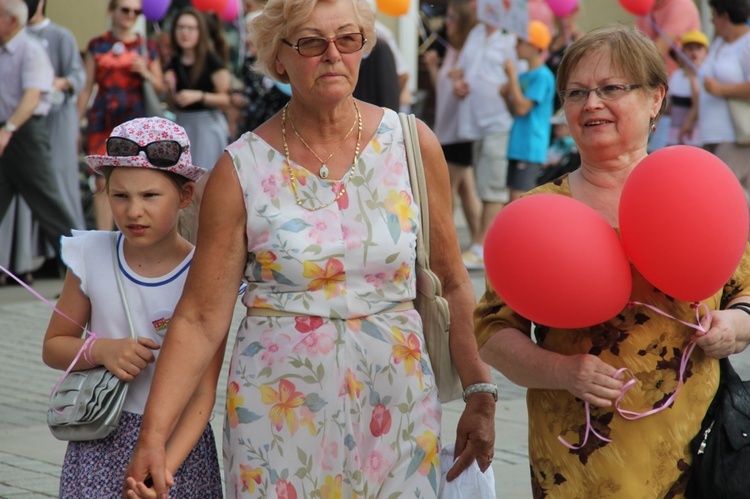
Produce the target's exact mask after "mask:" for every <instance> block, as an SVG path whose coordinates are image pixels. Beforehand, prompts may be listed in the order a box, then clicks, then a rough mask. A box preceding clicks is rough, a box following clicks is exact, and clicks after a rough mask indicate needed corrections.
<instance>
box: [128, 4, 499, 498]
mask: <svg viewBox="0 0 750 499" xmlns="http://www.w3.org/2000/svg"><path fill="white" fill-rule="evenodd" d="M253 28H254V29H253V33H254V36H255V37H256V40H255V42H256V46H257V47H258V61H259V62H260V63H261V64H262V66H263V67H264V69H265V70H266V72H267V73H268V74H269V75H270V76H271V77H273V78H274V79H276V80H279V81H283V82H289V83H290V84H291V86H292V99H291V101H290V102H289V104H288V106H287V107H285V108H284V109H283V110H282V111H281V112H280V113H278V114H277V115H276V116H274V117H273V118H271V119H270V120H268V121H267V122H266V123H264V124H263V125H261V126H260V127H258V128H257V129H256V130H254V131H253V132H250V133H247V134H245V135H243V136H242V137H241V138H240V139H239V140H238V141H237V142H235V143H234V144H232V145H230V146H229V147H228V148H227V154H224V155H223V156H222V158H221V159H220V160H219V162H218V163H217V165H216V167H215V169H214V170H213V172H212V175H211V178H210V179H209V181H208V184H207V186H206V191H205V194H204V197H203V202H202V204H201V215H200V229H199V232H198V244H197V249H196V254H195V259H194V260H193V265H192V267H191V270H190V275H189V277H188V282H187V283H186V288H185V289H186V291H185V293H184V294H183V297H182V299H181V301H180V304H179V305H178V307H177V311H176V313H175V316H174V318H173V320H172V324H171V326H170V334H171V335H172V336H170V337H175V338H176V339H175V340H174V341H173V342H172V343H170V340H167V342H166V343H165V345H164V349H163V351H162V352H161V354H160V358H159V364H158V365H157V372H156V375H155V380H154V384H153V388H152V392H151V393H153V395H152V396H151V398H150V400H149V403H148V405H147V408H146V411H145V415H144V422H143V426H142V427H141V438H140V440H139V442H138V445H137V448H136V450H135V454H134V458H133V461H131V467H130V471H129V475H130V476H131V477H132V478H130V479H129V480H128V483H129V484H130V486H133V485H134V484H135V480H136V479H138V480H143V479H144V478H145V477H146V476H147V475H151V476H152V477H153V479H154V491H155V492H157V493H163V492H164V491H165V488H164V484H165V482H166V481H167V480H166V479H167V478H168V477H165V475H164V470H163V458H162V456H163V452H164V451H163V449H164V445H165V444H166V443H167V441H168V439H169V434H170V428H171V427H172V424H173V423H174V421H176V420H177V418H178V417H179V415H180V413H181V411H182V410H183V408H184V407H185V406H186V404H187V403H188V399H189V398H190V394H191V392H192V390H193V387H194V386H195V385H196V383H197V381H198V380H199V379H200V377H201V375H202V372H203V369H204V367H205V365H206V363H207V362H208V360H209V359H210V357H211V355H212V354H213V352H215V351H216V350H217V348H221V347H222V343H223V341H225V339H226V337H227V329H228V327H229V324H230V320H231V315H232V310H233V308H234V302H235V300H236V291H234V290H236V283H237V282H238V281H239V280H240V279H241V278H244V280H245V281H246V282H247V284H248V286H247V291H246V293H245V294H244V296H243V298H242V301H243V304H244V305H245V306H246V307H247V309H248V312H247V317H246V318H245V319H244V320H243V321H242V324H241V326H240V329H239V331H238V333H237V338H236V342H235V347H234V352H233V354H232V361H231V364H230V370H229V377H228V397H227V412H226V419H225V425H224V435H223V450H224V474H225V480H226V494H227V496H228V497H284V498H286V497H289V498H292V497H300V498H302V497H323V498H334V497H347V498H349V497H368V498H374V497H395V496H398V497H402V498H405V497H415V498H416V497H420V498H422V497H423V498H427V497H436V496H437V493H438V490H437V489H438V484H439V481H440V476H439V469H440V468H439V463H438V455H439V449H440V442H439V436H440V416H441V410H440V403H439V401H438V396H437V395H438V394H437V389H436V387H435V383H434V378H433V375H432V371H431V367H430V361H429V357H428V356H427V355H426V353H425V349H424V337H423V334H422V323H421V320H420V317H419V314H418V313H417V311H416V310H414V309H413V307H411V308H410V302H411V301H412V300H413V299H414V297H415V274H414V265H415V257H416V254H415V245H416V232H417V231H418V230H419V227H420V224H421V221H420V218H419V207H418V206H417V205H416V204H415V203H414V201H413V197H412V188H411V185H410V182H409V173H408V168H407V165H406V155H405V149H404V137H403V133H402V129H401V125H400V122H399V118H398V115H397V114H396V113H395V112H394V111H392V110H389V109H383V108H378V107H375V106H372V105H369V104H366V103H364V102H361V101H357V100H355V99H353V98H352V91H353V90H354V87H355V85H356V80H357V75H358V68H359V63H360V61H361V59H362V56H363V53H365V52H366V51H367V50H368V49H369V48H371V47H372V45H374V43H375V38H374V36H375V35H374V13H373V12H372V11H371V10H370V9H369V7H367V4H366V3H365V2H364V0H357V1H355V0H320V1H310V0H271V1H270V2H268V4H267V5H266V7H265V10H264V12H263V14H261V15H260V16H258V17H257V18H256V19H255V20H254V21H253ZM418 128H419V130H418V132H419V140H420V144H421V148H422V155H423V157H424V164H425V169H426V177H427V184H428V191H429V192H430V199H429V208H430V229H431V230H430V234H431V244H432V247H433V248H440V251H434V252H433V254H432V263H433V267H435V270H436V273H438V274H439V277H440V279H441V281H442V282H443V284H444V294H445V295H446V298H447V299H448V301H449V302H450V304H451V332H450V333H451V345H450V346H451V354H452V356H453V358H454V359H460V361H458V362H457V367H458V369H459V375H460V377H461V380H462V382H463V385H464V387H469V386H470V385H476V386H475V388H474V389H472V390H470V392H473V391H474V390H476V389H480V390H481V389H485V390H486V389H487V388H488V387H487V386H486V385H485V384H487V383H489V382H491V376H490V373H489V368H488V367H487V366H486V365H485V364H484V363H483V362H482V361H481V359H480V358H479V353H478V351H477V347H476V340H475V338H474V335H473V334H472V322H471V313H472V309H473V306H474V303H475V299H474V295H473V288H472V285H471V281H470V279H469V276H468V273H467V272H466V269H465V267H463V263H462V260H461V255H460V249H459V246H458V238H457V236H456V232H455V228H454V226H453V219H452V215H451V208H450V206H449V204H450V203H445V202H444V200H446V199H450V192H449V180H448V174H447V166H446V163H445V159H444V158H443V156H442V151H441V149H440V145H439V143H438V141H437V139H436V138H435V136H434V135H433V134H432V133H431V132H430V131H429V129H428V128H427V127H426V126H425V125H424V124H423V123H419V127H418ZM233 291H234V293H233ZM494 406H495V398H494V397H493V394H492V393H491V392H487V391H477V392H476V393H473V394H471V395H470V396H468V397H467V405H466V410H465V411H464V413H463V415H462V417H461V419H460V421H459V425H458V430H457V435H458V437H457V441H456V448H457V456H460V458H459V461H458V462H457V464H456V465H455V466H454V468H453V470H452V471H451V474H450V475H449V478H450V479H452V478H454V477H455V476H457V475H458V474H459V473H461V471H462V470H463V469H465V468H466V467H467V466H468V465H469V464H471V463H472V462H474V461H477V462H478V464H479V466H480V469H482V470H485V469H487V468H488V467H489V465H490V460H491V456H492V452H493V447H494ZM187 407H188V411H189V408H190V405H189V404H188V405H187ZM183 417H184V416H183ZM173 438H174V437H173ZM135 488H136V489H138V485H137V484H135Z"/></svg>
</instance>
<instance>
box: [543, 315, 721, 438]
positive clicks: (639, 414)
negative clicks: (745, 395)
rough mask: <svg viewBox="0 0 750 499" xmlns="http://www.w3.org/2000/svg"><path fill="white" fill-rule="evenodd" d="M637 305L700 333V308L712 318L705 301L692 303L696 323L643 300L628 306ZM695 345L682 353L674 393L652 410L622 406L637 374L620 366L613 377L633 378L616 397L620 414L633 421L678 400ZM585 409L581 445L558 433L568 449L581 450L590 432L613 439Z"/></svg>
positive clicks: (689, 346) (589, 409) (659, 410)
mask: <svg viewBox="0 0 750 499" xmlns="http://www.w3.org/2000/svg"><path fill="white" fill-rule="evenodd" d="M635 305H642V306H644V307H646V308H649V309H651V310H653V311H654V312H657V313H659V314H661V315H663V316H665V317H669V318H670V319H674V320H676V321H678V322H680V323H682V324H684V325H686V326H688V327H691V328H693V329H696V330H697V331H698V334H701V335H703V334H706V332H707V331H706V328H704V327H703V325H701V321H700V309H701V308H704V309H705V311H706V317H708V318H709V320H710V317H711V311H710V310H709V308H708V306H706V304H705V303H697V302H696V303H693V304H692V305H690V307H691V308H694V309H695V320H696V324H692V323H689V322H685V321H682V320H680V319H677V318H675V317H672V316H671V315H669V314H668V313H666V312H664V311H663V310H660V309H658V308H656V307H654V306H652V305H649V304H647V303H641V302H637V301H631V302H628V306H630V307H632V306H635ZM695 346H696V344H695V341H690V343H689V344H688V346H687V347H686V348H685V351H684V352H683V354H682V358H681V359H680V370H679V375H678V376H679V378H678V380H677V388H675V390H674V392H672V394H671V395H670V396H669V398H667V400H666V401H665V402H664V404H662V405H661V406H660V407H657V408H655V409H650V410H648V411H645V412H636V411H631V410H628V409H623V408H621V407H620V404H621V403H622V399H623V397H625V394H626V393H627V392H628V391H629V390H630V389H631V388H633V386H635V384H636V382H637V380H636V378H635V375H633V372H632V371H631V370H630V369H628V368H627V367H623V368H620V369H618V370H617V371H615V373H614V374H613V375H612V377H613V378H614V379H617V380H619V379H620V376H621V375H622V374H623V373H628V374H630V376H631V379H630V380H628V381H627V382H626V383H625V384H624V385H623V386H622V388H620V395H618V396H617V398H616V399H615V410H616V411H617V412H618V413H619V414H620V416H622V417H623V418H625V419H628V420H630V421H633V420H636V419H640V418H645V417H646V416H651V415H652V414H656V413H658V412H661V411H663V410H664V409H666V408H668V407H670V406H671V405H672V404H673V403H674V401H675V400H676V398H677V394H678V393H680V390H681V389H682V385H683V384H684V381H683V379H684V377H685V371H686V369H687V363H688V361H689V360H690V356H691V355H692V354H693V350H695ZM584 410H585V412H586V430H585V433H584V436H583V442H581V443H580V444H579V445H574V444H570V443H568V442H567V441H566V440H565V439H563V438H562V435H558V436H557V439H558V440H559V441H560V442H561V443H562V444H563V445H564V446H565V447H567V448H568V449H571V450H579V449H581V448H583V447H584V446H585V445H586V442H588V439H589V434H593V435H594V436H596V437H597V438H599V439H600V440H603V441H605V442H611V441H612V439H610V438H606V437H604V436H602V435H600V434H599V433H597V432H596V431H595V430H594V428H593V427H592V426H591V408H590V406H589V403H588V402H585V403H584Z"/></svg>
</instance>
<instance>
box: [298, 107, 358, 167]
mask: <svg viewBox="0 0 750 499" xmlns="http://www.w3.org/2000/svg"><path fill="white" fill-rule="evenodd" d="M355 106H356V103H355ZM357 121H358V120H357V118H356V117H355V118H354V123H352V127H351V128H350V129H349V131H348V132H346V135H345V136H344V139H343V140H342V141H341V142H339V145H338V146H336V149H334V150H333V152H332V153H331V154H329V155H328V157H327V158H326V159H324V160H323V159H320V156H318V154H317V153H316V152H315V151H313V149H312V147H310V146H309V145H308V144H307V142H305V139H303V138H302V136H301V135H300V134H299V132H298V131H297V127H296V126H294V120H293V119H292V115H291V113H290V114H289V123H290V124H291V125H292V131H293V132H294V135H296V136H297V138H298V139H299V140H300V142H302V145H303V146H305V147H306V148H307V150H308V151H310V152H311V153H312V155H313V156H315V159H317V160H318V161H320V169H319V170H318V176H319V177H320V178H322V179H326V178H328V174H329V171H328V164H327V163H328V162H329V161H330V160H331V158H332V157H333V155H334V154H336V153H337V152H338V150H339V149H341V146H343V145H344V143H345V142H346V139H348V138H349V136H350V135H351V134H352V132H353V131H354V127H355V126H356V125H357Z"/></svg>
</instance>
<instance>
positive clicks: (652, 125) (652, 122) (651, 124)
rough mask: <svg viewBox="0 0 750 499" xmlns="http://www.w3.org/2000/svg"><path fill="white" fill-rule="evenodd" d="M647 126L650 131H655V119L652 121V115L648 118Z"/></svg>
mask: <svg viewBox="0 0 750 499" xmlns="http://www.w3.org/2000/svg"><path fill="white" fill-rule="evenodd" d="M648 123H649V127H650V128H651V131H652V132H655V131H656V121H654V118H653V117H652V118H651V119H650V120H648Z"/></svg>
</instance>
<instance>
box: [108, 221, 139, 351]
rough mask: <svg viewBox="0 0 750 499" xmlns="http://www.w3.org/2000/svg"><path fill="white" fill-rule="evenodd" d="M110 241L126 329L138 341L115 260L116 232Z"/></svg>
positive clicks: (117, 263) (118, 263)
mask: <svg viewBox="0 0 750 499" xmlns="http://www.w3.org/2000/svg"><path fill="white" fill-rule="evenodd" d="M112 240H113V241H114V249H113V251H112V261H113V265H114V271H115V277H117V288H118V289H119V290H120V298H121V299H122V306H123V307H124V308H125V317H127V318H128V327H129V328H130V336H132V337H133V339H134V340H135V341H138V335H137V334H136V332H135V328H134V327H133V318H132V317H131V316H130V307H129V306H128V297H127V296H125V288H124V287H123V285H122V276H121V274H122V271H121V270H120V262H119V260H118V259H117V252H118V248H117V232H113V233H112Z"/></svg>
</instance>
